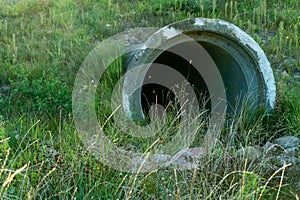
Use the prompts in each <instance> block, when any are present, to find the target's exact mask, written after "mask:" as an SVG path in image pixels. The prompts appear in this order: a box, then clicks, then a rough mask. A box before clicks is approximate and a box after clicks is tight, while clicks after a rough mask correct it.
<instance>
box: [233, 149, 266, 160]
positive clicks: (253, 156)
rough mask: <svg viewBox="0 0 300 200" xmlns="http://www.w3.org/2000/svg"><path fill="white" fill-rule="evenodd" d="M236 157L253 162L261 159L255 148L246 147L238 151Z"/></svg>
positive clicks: (260, 154) (259, 152) (260, 153)
mask: <svg viewBox="0 0 300 200" xmlns="http://www.w3.org/2000/svg"><path fill="white" fill-rule="evenodd" d="M237 155H238V156H241V157H244V158H247V159H248V160H250V161H255V160H258V159H259V158H261V157H262V152H261V151H260V148H259V147H257V146H246V147H243V148H241V149H239V150H238V151H237Z"/></svg>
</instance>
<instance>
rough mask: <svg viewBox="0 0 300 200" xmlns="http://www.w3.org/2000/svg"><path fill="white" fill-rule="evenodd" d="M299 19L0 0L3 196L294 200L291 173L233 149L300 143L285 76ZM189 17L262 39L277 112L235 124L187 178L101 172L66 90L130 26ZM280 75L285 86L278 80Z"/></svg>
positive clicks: (191, 6)
mask: <svg viewBox="0 0 300 200" xmlns="http://www.w3.org/2000/svg"><path fill="white" fill-rule="evenodd" d="M299 10H300V4H299V2H298V1H297V0H291V1H281V2H280V1H275V0H269V1H266V0H251V1H235V0H226V1H221V0H214V1H206V0H199V1H196V0H195V1H187V0H178V1H165V0H159V1H155V0H147V1H143V2H141V1H113V0H100V1H96V0H85V1H79V0H65V1H59V0H49V1H44V0H19V1H16V0H15V1H6V0H2V1H0V46H1V47H0V58H1V61H2V62H1V64H0V87H1V90H0V92H1V93H0V96H1V99H0V115H1V116H2V118H0V167H1V168H0V198H1V199H75V198H76V199H160V198H161V199H219V198H222V199H263V198H264V199H276V198H279V197H280V198H291V197H293V198H296V199H297V198H298V199H299V196H300V195H299V191H296V190H295V188H293V187H291V188H288V187H287V186H286V183H289V182H288V180H286V179H285V178H284V177H285V175H286V174H287V173H286V172H287V171H288V169H289V166H288V165H285V166H282V168H278V169H273V168H272V166H271V165H269V163H263V162H259V161H257V160H251V159H250V158H249V157H247V156H246V155H245V154H241V153H239V151H238V150H239V149H241V148H242V147H245V146H249V145H262V144H264V143H265V142H266V141H267V140H269V139H272V138H274V137H279V136H281V135H283V134H293V135H296V136H300V130H299V127H300V109H299V108H300V102H299V95H300V94H299V91H300V84H299V82H295V81H294V79H293V77H292V74H293V73H294V72H297V70H298V71H299V70H300V48H299V30H300V27H299V26H300V15H299ZM188 17H216V18H221V19H224V20H227V21H230V22H233V23H235V24H237V25H238V26H240V27H241V28H242V29H243V30H245V31H246V32H247V33H249V34H250V35H251V36H253V37H254V39H255V40H256V41H258V43H259V44H260V45H261V46H262V48H263V49H264V50H265V52H266V54H267V56H268V58H269V59H270V61H271V64H272V67H273V69H274V71H276V70H280V71H279V75H278V76H276V79H277V85H278V98H277V102H276V108H275V110H274V112H273V113H272V114H268V115H258V116H254V118H253V120H251V122H250V123H249V122H248V119H249V115H248V113H247V112H245V113H244V114H243V113H242V114H241V115H238V116H235V118H234V120H232V121H231V123H229V124H228V126H227V127H226V128H224V130H223V134H222V136H221V137H220V138H219V141H218V143H217V145H216V146H215V147H214V149H213V153H212V154H211V155H210V156H209V157H207V158H205V159H203V160H202V161H201V163H200V165H199V166H198V168H195V169H193V170H190V171H180V170H176V169H173V168H163V169H160V170H157V171H152V172H149V173H144V174H130V173H124V172H119V171H116V170H114V169H111V168H108V167H106V166H104V165H103V164H101V163H100V162H99V160H98V159H97V158H96V157H94V156H93V155H92V154H91V153H90V152H89V151H87V150H86V149H85V148H84V146H83V144H82V143H81V140H80V138H79V136H78V133H77V132H76V129H75V127H74V123H73V121H72V114H71V92H72V88H73V82H74V79H75V76H76V73H77V70H78V69H79V67H80V65H81V63H82V62H83V59H84V58H85V57H86V56H87V55H88V53H89V52H90V51H91V50H92V49H93V48H94V47H95V46H96V45H97V44H98V43H99V42H101V41H102V40H103V39H105V38H107V37H109V36H112V35H113V34H115V33H118V32H120V31H123V30H126V29H127V28H134V27H141V26H157V27H161V26H163V25H166V24H168V23H170V22H173V21H176V20H181V19H185V18H188ZM120 63H121V62H117V64H116V65H113V66H111V68H110V71H109V72H107V73H108V74H107V76H106V77H107V79H105V80H103V82H101V83H100V84H99V85H98V87H100V85H101V88H100V89H99V90H98V94H97V95H98V96H97V98H96V100H97V102H96V105H97V106H98V108H97V110H98V118H99V121H103V122H104V121H106V120H107V118H108V117H109V116H110V114H111V110H110V105H109V103H110V102H109V97H110V94H111V92H112V91H111V88H113V87H112V86H113V85H114V84H115V83H116V81H117V80H118V79H119V77H120V76H121V73H122V70H121V69H120V68H121V67H122V66H121V65H120ZM281 71H286V72H287V73H288V74H289V75H290V76H289V77H286V78H282V77H281V76H280V72H281ZM3 86H7V87H8V89H5V90H4V87H3ZM171 124H172V123H171ZM169 128H170V129H172V128H174V127H172V126H170V127H169ZM105 131H106V134H108V135H109V137H111V139H112V140H115V143H119V144H120V145H123V144H124V145H125V144H128V143H130V144H131V145H128V148H133V149H134V150H141V149H147V148H146V147H147V145H148V143H144V146H145V147H141V148H140V147H139V146H138V143H139V142H137V141H136V140H134V139H132V138H131V139H130V138H128V137H125V136H124V134H123V132H122V131H120V130H119V129H117V128H116V126H115V124H114V123H112V122H109V123H108V124H107V126H106V127H105ZM139 148H140V149H139ZM289 184H291V183H289ZM297 192H298V193H297Z"/></svg>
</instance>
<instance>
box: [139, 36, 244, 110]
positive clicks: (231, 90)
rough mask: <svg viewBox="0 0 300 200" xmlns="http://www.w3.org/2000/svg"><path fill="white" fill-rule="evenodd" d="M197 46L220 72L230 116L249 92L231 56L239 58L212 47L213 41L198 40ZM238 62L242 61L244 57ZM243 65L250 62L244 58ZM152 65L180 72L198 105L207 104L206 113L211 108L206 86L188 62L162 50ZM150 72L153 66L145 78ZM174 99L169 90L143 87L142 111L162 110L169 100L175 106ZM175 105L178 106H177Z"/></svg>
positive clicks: (217, 47) (153, 86) (219, 48)
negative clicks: (157, 64) (161, 65)
mask: <svg viewBox="0 0 300 200" xmlns="http://www.w3.org/2000/svg"><path fill="white" fill-rule="evenodd" d="M214 37H216V36H214ZM199 44H201V45H202V47H203V48H204V49H205V50H206V51H207V52H208V53H209V55H210V56H211V58H212V59H213V60H214V62H215V64H216V65H217V67H218V69H219V71H220V74H221V77H222V79H223V82H224V86H225V89H226V100H227V102H228V104H229V107H228V112H229V113H232V112H234V110H235V109H236V108H239V106H240V105H239V104H240V102H241V101H240V100H239V99H241V98H243V97H244V95H245V94H246V93H247V90H248V87H247V84H246V80H245V77H244V74H243V72H242V70H241V67H240V66H239V63H238V61H237V58H234V57H233V56H236V57H237V56H239V55H232V52H230V53H229V52H228V49H225V48H226V47H224V45H223V47H220V46H218V45H216V44H214V42H207V41H200V42H199ZM178 45H180V44H178ZM228 45H229V44H228ZM240 53H241V52H240ZM199 59H200V58H199ZM238 59H240V60H243V58H238ZM243 62H245V63H243V64H249V60H247V59H244V60H243ZM153 63H160V64H164V65H167V66H170V67H172V68H173V69H175V70H177V71H178V72H180V73H181V74H182V75H183V76H184V77H185V78H186V79H187V80H188V81H189V82H190V84H191V85H192V86H193V87H194V91H195V93H196V95H197V98H198V101H199V105H200V106H203V104H202V105H201V102H206V104H205V108H206V109H208V110H210V109H211V102H210V100H209V91H208V88H207V85H206V84H205V82H204V80H203V78H202V76H201V74H199V73H198V72H197V70H196V69H195V68H194V66H193V65H191V64H190V63H189V62H188V61H187V60H185V59H184V58H182V57H180V56H179V55H176V54H174V53H172V52H169V51H164V52H162V53H161V54H160V55H159V56H158V57H157V58H156V60H155V61H154V62H153ZM152 70H153V67H152V66H151V67H150V68H149V71H148V72H147V75H146V77H148V76H149V75H150V76H151V71H152ZM166 76H167V75H166ZM174 98H175V95H174V94H173V93H172V91H170V90H168V89H167V88H165V87H162V86H159V85H155V84H148V85H143V87H142V95H141V103H142V107H143V111H144V112H146V113H147V112H148V110H149V108H150V106H151V105H153V104H156V103H158V104H161V105H163V106H164V107H166V106H167V105H168V103H169V102H170V101H171V102H173V104H174ZM176 106H177V107H178V106H179V105H176Z"/></svg>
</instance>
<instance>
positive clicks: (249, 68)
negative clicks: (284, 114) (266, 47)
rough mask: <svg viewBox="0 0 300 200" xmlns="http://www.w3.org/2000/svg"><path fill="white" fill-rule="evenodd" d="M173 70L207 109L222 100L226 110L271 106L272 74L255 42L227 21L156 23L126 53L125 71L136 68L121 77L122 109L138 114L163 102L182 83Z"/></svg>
mask: <svg viewBox="0 0 300 200" xmlns="http://www.w3.org/2000/svg"><path fill="white" fill-rule="evenodd" d="M141 65H143V66H145V67H144V68H143V69H142V70H141V69H139V68H138V66H141ZM166 67H168V68H169V69H171V70H166V69H167V68H166ZM174 70H175V71H176V72H179V73H180V74H181V75H182V76H183V77H184V78H185V79H186V80H187V82H189V84H190V85H191V86H192V88H193V90H194V92H195V95H196V97H197V100H198V101H199V102H206V104H205V107H206V108H208V109H209V110H210V111H212V110H213V109H216V108H217V107H218V105H221V104H220V103H219V102H221V101H225V102H226V105H227V113H232V112H234V111H236V110H239V109H240V107H241V105H242V104H243V102H246V101H247V103H248V105H249V107H250V108H251V109H252V110H257V109H258V108H259V107H265V108H267V109H272V108H273V107H274V102H275V96H276V87H275V80H274V76H273V72H272V69H271V67H270V63H269V61H268V59H267V58H266V56H265V54H264V52H263V50H262V49H261V48H260V46H259V45H258V44H257V43H256V42H255V41H254V40H253V39H252V38H251V37H250V36H249V35H248V34H246V33H245V32H244V31H242V30H241V29H240V28H238V27H237V26H235V25H233V24H231V23H228V22H226V21H223V20H218V19H205V18H195V19H187V20H183V21H179V22H175V23H173V24H170V25H168V26H165V27H163V28H161V29H159V30H158V31H156V32H155V33H154V34H152V35H151V36H150V37H149V38H148V39H147V40H146V41H145V42H144V43H143V44H142V45H141V46H140V48H139V50H136V51H134V52H133V53H132V55H129V56H128V58H127V61H126V71H127V72H128V71H134V72H135V73H134V74H131V75H125V78H124V85H123V107H124V108H125V112H126V113H127V114H128V115H129V116H130V117H131V118H138V119H143V118H145V114H147V113H148V111H149V109H150V107H151V105H153V104H160V105H162V107H167V105H168V103H169V102H171V101H173V100H174V99H175V98H176V95H177V93H176V92H174V90H173V89H172V88H174V87H177V86H178V85H182V83H183V82H182V81H183V79H182V78H178V77H179V76H178V77H176V76H175V75H174V74H172V73H173V71H174ZM169 72H170V73H169ZM148 79H151V81H149V80H148ZM166 79H167V80H168V81H165V80H166ZM174 79H176V80H174ZM161 81H162V82H168V83H166V84H167V85H163V84H164V83H163V84H161ZM172 84H173V86H172ZM176 84H177V85H176ZM132 87H133V88H134V89H129V90H128V89H127V88H132ZM200 104H201V103H200ZM200 104H199V105H200ZM176 105H177V104H176ZM222 105H223V106H224V104H222ZM179 109H180V108H179ZM221 110H222V109H221Z"/></svg>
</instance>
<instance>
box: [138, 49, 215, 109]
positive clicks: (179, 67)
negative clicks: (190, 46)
mask: <svg viewBox="0 0 300 200" xmlns="http://www.w3.org/2000/svg"><path fill="white" fill-rule="evenodd" d="M180 45H182V44H179V45H178V46H176V48H178V47H179V48H180ZM184 45H186V44H184ZM153 63H158V64H162V65H165V66H168V67H171V68H172V69H174V70H176V71H177V72H179V73H180V74H181V75H182V76H183V77H184V78H185V79H186V80H187V81H188V84H190V85H191V86H192V88H193V90H194V92H195V95H196V97H197V100H198V102H199V109H205V110H208V111H209V110H210V109H211V101H210V99H209V91H208V88H207V85H206V84H205V81H204V79H203V77H202V76H201V74H199V72H198V71H197V70H196V68H195V67H194V65H193V64H192V62H189V61H187V60H186V59H184V58H182V57H181V56H180V55H176V54H175V53H173V52H171V51H168V50H167V51H164V52H162V53H161V54H160V55H159V56H158V57H157V58H156V59H155V60H154V62H153ZM156 67H157V66H155V65H151V66H150V68H149V69H148V71H147V73H146V75H145V79H153V78H155V76H157V75H158V76H168V75H167V74H164V75H162V74H159V73H157V70H156ZM169 78H170V77H169ZM171 78H172V77H171ZM146 81H147V80H144V82H146ZM175 82H176V80H175ZM184 84H186V82H184V83H183V82H180V81H179V82H177V84H176V86H177V87H182V90H184ZM155 104H159V105H162V106H163V107H164V108H165V109H166V111H167V112H168V111H171V112H174V114H178V111H179V110H180V105H179V102H178V101H177V100H176V94H174V92H173V91H172V88H167V87H164V86H161V85H159V84H143V86H142V92H141V105H142V109H143V112H144V113H145V114H146V115H148V114H149V113H148V112H149V110H150V107H151V106H152V105H155ZM208 113H209V112H208Z"/></svg>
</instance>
